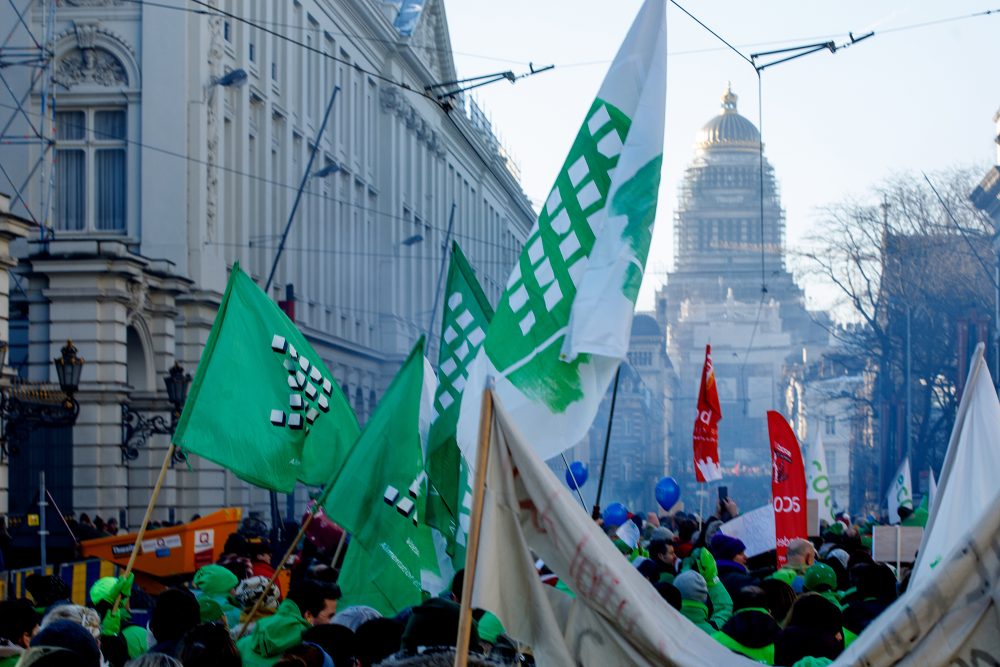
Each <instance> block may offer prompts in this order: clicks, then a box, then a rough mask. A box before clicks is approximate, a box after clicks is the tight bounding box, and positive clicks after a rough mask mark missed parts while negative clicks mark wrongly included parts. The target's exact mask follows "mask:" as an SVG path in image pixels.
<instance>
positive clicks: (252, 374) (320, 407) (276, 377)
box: [173, 264, 359, 493]
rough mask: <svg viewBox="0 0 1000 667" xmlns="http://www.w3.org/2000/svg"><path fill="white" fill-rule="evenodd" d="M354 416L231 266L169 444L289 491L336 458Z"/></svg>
mask: <svg viewBox="0 0 1000 667" xmlns="http://www.w3.org/2000/svg"><path fill="white" fill-rule="evenodd" d="M358 432H359V428H358V422H357V419H356V418H355V416H354V413H353V412H352V411H351V407H350V405H348V403H347V399H345V398H344V395H343V394H342V393H341V391H340V387H339V386H337V383H336V382H335V381H334V378H333V375H332V374H331V373H330V371H328V370H327V369H326V366H324V365H323V361H322V360H321V359H320V357H319V355H318V354H316V351H315V350H314V349H313V348H312V346H311V345H310V344H309V343H308V342H307V341H306V339H305V337H303V336H302V334H301V333H300V332H299V330H298V329H296V328H295V325H294V324H292V322H291V321H290V320H289V319H288V317H286V316H285V314H284V313H283V312H282V311H281V309H280V308H278V306H277V304H275V303H274V301H272V300H271V299H269V298H268V297H267V295H266V294H264V292H263V291H262V290H261V289H260V288H259V287H258V286H257V285H256V284H255V283H254V282H253V281H252V280H251V279H250V277H249V276H247V275H246V274H245V273H243V271H242V270H241V269H240V266H239V264H236V265H235V266H233V270H232V273H231V274H230V276H229V283H228V284H227V285H226V293H225V295H223V297H222V304H221V305H220V306H219V312H218V314H217V315H216V317H215V323H214V324H213V325H212V331H211V333H210V334H209V336H208V343H207V344H206V345H205V349H204V351H203V352H202V355H201V361H200V362H199V363H198V371H197V373H196V374H195V377H194V381H193V382H192V384H191V390H190V392H189V393H188V398H187V402H186V403H185V405H184V412H183V413H182V414H181V417H180V421H179V423H178V424H177V431H176V432H175V433H174V437H173V442H174V444H176V445H177V446H178V447H181V448H182V449H183V450H184V451H185V452H188V453H193V454H197V455H198V456H202V457H204V458H206V459H209V460H210V461H214V462H216V463H218V464H219V465H221V466H223V467H225V468H228V469H229V470H231V471H233V473H234V474H235V475H236V476H237V477H239V478H240V479H243V480H246V481H247V482H250V483H251V484H255V485H257V486H260V487H264V488H266V489H272V490H274V491H281V492H283V493H289V492H291V491H292V490H293V489H294V488H295V482H296V480H297V481H300V482H302V483H304V484H309V485H315V486H318V485H321V484H323V483H325V482H326V481H327V480H329V479H330V477H332V476H333V475H334V474H335V473H336V472H337V471H338V470H339V469H340V466H341V465H342V464H343V462H344V459H345V457H346V455H347V452H348V451H349V450H350V448H351V445H352V444H354V441H355V440H356V439H357V437H358Z"/></svg>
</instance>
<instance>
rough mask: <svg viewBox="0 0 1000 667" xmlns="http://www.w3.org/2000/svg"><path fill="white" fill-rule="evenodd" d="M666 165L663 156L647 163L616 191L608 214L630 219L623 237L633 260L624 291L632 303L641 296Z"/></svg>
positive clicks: (627, 271)
mask: <svg viewBox="0 0 1000 667" xmlns="http://www.w3.org/2000/svg"><path fill="white" fill-rule="evenodd" d="M662 164H663V156H662V155H659V156H657V157H655V158H654V159H652V160H650V161H649V162H648V163H646V166H644V167H643V168H642V169H640V170H639V171H638V173H636V175H635V176H633V177H632V178H630V179H629V180H628V181H626V182H625V184H624V185H622V186H621V187H620V188H619V189H618V191H617V192H615V196H614V197H613V198H612V201H611V205H610V206H609V207H608V208H609V213H608V217H611V216H614V215H624V216H625V217H626V219H627V220H628V222H626V223H625V229H624V230H622V240H623V241H624V242H625V244H626V245H627V246H628V247H629V249H630V250H631V251H632V262H631V263H630V264H629V265H628V269H627V270H626V273H625V280H624V281H623V283H622V294H623V295H624V296H625V298H626V299H628V300H629V301H631V302H632V303H635V301H636V299H638V298H639V287H640V286H641V285H642V273H643V270H644V269H645V268H646V256H647V255H648V254H649V244H650V243H651V242H652V241H653V220H654V219H655V218H656V197H657V192H658V191H659V189H660V167H661V166H662ZM640 257H641V258H642V259H641V260H640V259H639V258H640Z"/></svg>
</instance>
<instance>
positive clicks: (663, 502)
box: [656, 477, 681, 512]
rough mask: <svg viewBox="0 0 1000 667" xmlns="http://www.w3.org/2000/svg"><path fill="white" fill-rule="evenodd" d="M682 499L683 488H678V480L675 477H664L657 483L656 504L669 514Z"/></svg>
mask: <svg viewBox="0 0 1000 667" xmlns="http://www.w3.org/2000/svg"><path fill="white" fill-rule="evenodd" d="M680 497H681V487H679V486H677V480H676V479H674V478H673V477H664V478H663V479H661V480H660V481H659V482H657V483H656V502H658V503H659V504H660V507H662V508H663V509H665V510H667V511H668V512H669V511H670V508H671V507H673V506H674V505H675V504H677V501H678V500H680Z"/></svg>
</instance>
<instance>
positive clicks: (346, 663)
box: [185, 616, 381, 667]
mask: <svg viewBox="0 0 1000 667" xmlns="http://www.w3.org/2000/svg"><path fill="white" fill-rule="evenodd" d="M378 618H381V616H379V617H378ZM302 642H303V643H311V644H315V645H316V646H319V647H320V648H321V649H323V651H324V652H325V653H326V654H327V655H328V656H330V658H331V659H332V660H333V665H334V667H357V665H358V664H359V663H358V659H357V653H358V650H357V639H356V638H355V635H354V631H353V630H351V629H349V628H348V627H346V626H344V625H339V624H336V623H330V624H329V625H314V626H312V627H311V628H309V629H308V630H306V631H305V632H303V633H302ZM185 667H187V665H185Z"/></svg>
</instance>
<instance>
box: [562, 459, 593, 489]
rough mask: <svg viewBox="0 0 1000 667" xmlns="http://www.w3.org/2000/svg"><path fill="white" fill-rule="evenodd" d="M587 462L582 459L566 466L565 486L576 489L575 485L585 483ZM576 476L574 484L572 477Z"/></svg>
mask: <svg viewBox="0 0 1000 667" xmlns="http://www.w3.org/2000/svg"><path fill="white" fill-rule="evenodd" d="M587 474H588V471H587V464H586V463H584V462H583V461H573V462H572V463H570V464H569V467H568V468H566V486H568V487H569V488H571V489H576V487H577V486H581V487H582V486H583V485H584V484H586V483H587ZM574 477H575V478H576V484H573V478H574Z"/></svg>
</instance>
